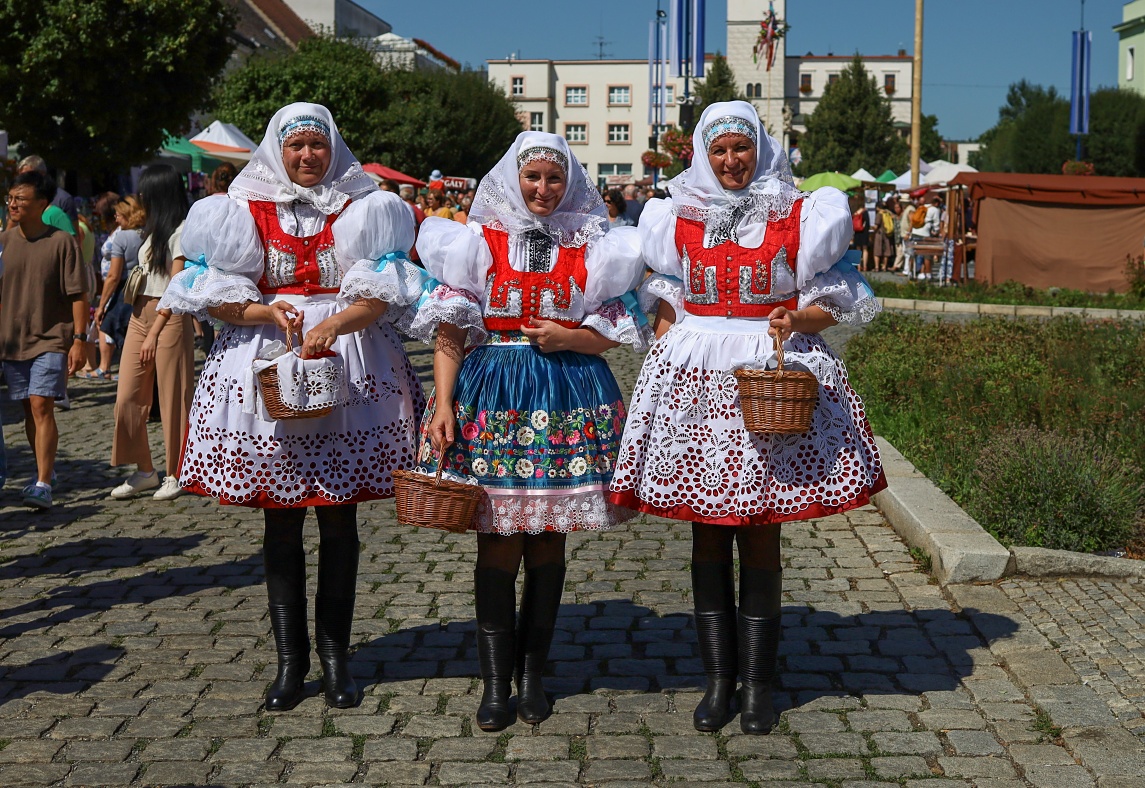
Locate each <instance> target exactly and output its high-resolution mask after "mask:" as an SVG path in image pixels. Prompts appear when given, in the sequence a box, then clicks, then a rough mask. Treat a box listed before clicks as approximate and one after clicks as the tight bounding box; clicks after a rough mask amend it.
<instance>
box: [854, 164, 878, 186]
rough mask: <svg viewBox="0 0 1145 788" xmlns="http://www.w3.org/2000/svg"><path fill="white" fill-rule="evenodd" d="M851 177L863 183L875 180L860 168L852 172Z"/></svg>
mask: <svg viewBox="0 0 1145 788" xmlns="http://www.w3.org/2000/svg"><path fill="white" fill-rule="evenodd" d="M851 177H852V178H854V179H855V180H857V181H863V182H864V183H871V182H872V181H874V180H875V176H874V175H871V174H870V173H869V172H867V171H866V170H865V169H863V168H862V167H860V168H859V169H858V170H856V171H855V172H852V173H851Z"/></svg>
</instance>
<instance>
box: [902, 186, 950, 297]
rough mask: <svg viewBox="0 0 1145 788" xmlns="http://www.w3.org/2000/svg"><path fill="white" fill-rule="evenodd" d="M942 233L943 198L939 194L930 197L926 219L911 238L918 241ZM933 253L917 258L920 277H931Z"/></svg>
mask: <svg viewBox="0 0 1145 788" xmlns="http://www.w3.org/2000/svg"><path fill="white" fill-rule="evenodd" d="M941 233H942V198H941V197H940V196H938V195H937V194H936V195H934V196H933V197H931V198H930V204H929V205H927V206H926V220H925V221H924V222H923V223H922V227H916V228H914V229H913V230H911V233H910V234H911V240H912V241H914V242H915V243H917V242H918V241H919V240H920V239H926V238H936V237H938V236H939V235H940V234H941ZM932 257H933V255H930V254H920V255H917V256H916V258H915V267H916V268H917V269H920V270H919V272H918V278H919V279H929V278H930V261H931V258H932Z"/></svg>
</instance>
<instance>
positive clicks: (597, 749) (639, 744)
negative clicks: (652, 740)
mask: <svg viewBox="0 0 1145 788" xmlns="http://www.w3.org/2000/svg"><path fill="white" fill-rule="evenodd" d="M585 746H586V749H587V752H588V758H589V760H602V759H610V758H644V757H647V756H648V755H649V753H650V751H651V747H650V746H649V744H648V740H647V739H645V738H644V737H643V736H589V737H587V738H586V739H585Z"/></svg>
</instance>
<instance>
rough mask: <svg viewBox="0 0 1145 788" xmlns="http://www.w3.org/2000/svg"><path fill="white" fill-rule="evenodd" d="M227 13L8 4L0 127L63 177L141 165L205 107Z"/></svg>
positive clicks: (167, 5)
mask: <svg viewBox="0 0 1145 788" xmlns="http://www.w3.org/2000/svg"><path fill="white" fill-rule="evenodd" d="M232 14H233V12H232V10H231V8H230V6H229V5H228V4H227V3H226V2H225V0H147V2H142V1H141V0H53V2H43V0H7V2H5V3H3V4H2V5H0V83H2V84H3V85H4V89H3V90H2V91H0V124H2V125H3V127H4V128H5V129H7V130H8V134H9V136H10V137H11V138H12V139H14V140H19V141H21V142H23V143H25V144H26V145H27V147H28V148H30V149H31V150H32V151H34V152H36V153H38V154H40V155H42V156H43V157H44V158H46V159H47V160H48V161H49V163H51V164H52V165H54V166H56V167H59V168H61V169H68V170H76V171H78V172H80V173H82V174H91V173H98V172H103V171H108V170H122V169H125V168H126V167H128V166H130V165H133V164H138V163H139V162H141V161H145V160H146V159H147V158H149V157H150V156H151V155H152V154H153V153H154V152H155V151H156V150H158V149H159V147H160V146H161V145H162V144H163V140H164V137H165V130H166V131H170V132H173V133H178V132H182V131H183V130H185V129H186V127H187V125H188V122H189V119H190V116H191V113H192V112H194V111H195V110H197V109H199V108H201V107H202V106H203V105H204V104H205V103H206V101H207V100H208V98H209V96H210V91H211V87H212V85H213V84H214V82H215V80H216V78H217V77H218V75H219V73H220V72H221V71H222V69H223V67H224V66H225V65H226V62H227V58H228V57H229V56H230V53H231V50H232V48H233V45H232V44H231V42H230V41H229V40H228V34H229V33H230V31H231V30H232V29H233V26H234V19H233V16H232Z"/></svg>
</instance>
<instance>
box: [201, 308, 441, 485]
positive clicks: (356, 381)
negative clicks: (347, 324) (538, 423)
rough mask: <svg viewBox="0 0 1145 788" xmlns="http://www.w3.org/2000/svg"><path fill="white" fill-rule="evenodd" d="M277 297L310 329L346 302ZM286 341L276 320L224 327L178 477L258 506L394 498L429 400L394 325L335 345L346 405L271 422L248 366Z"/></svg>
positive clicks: (209, 361)
mask: <svg viewBox="0 0 1145 788" xmlns="http://www.w3.org/2000/svg"><path fill="white" fill-rule="evenodd" d="M267 300H268V302H269V300H270V297H267ZM273 300H289V301H290V302H291V303H293V304H295V306H297V307H298V308H299V309H300V310H302V311H303V312H304V314H305V322H304V327H303V331H304V332H305V331H309V330H310V329H311V328H313V327H314V326H316V325H318V324H319V323H321V322H322V321H323V320H325V319H326V318H327V317H329V316H330V315H331V314H333V313H334V312H335V311H337V310H338V309H339V305H338V302H337V301H336V300H335V298H334V296H333V295H319V296H310V297H306V296H288V295H276V296H273ZM384 319H385V318H384V317H383V320H384ZM282 339H284V337H283V335H282V333H281V332H280V331H279V330H278V329H277V328H276V327H275V326H270V325H263V326H227V327H226V328H224V329H223V331H222V332H220V333H219V335H218V338H217V339H216V340H215V345H214V347H213V348H212V349H211V353H210V355H209V357H208V358H207V362H206V364H205V365H204V366H203V372H202V375H201V376H200V377H199V382H198V385H197V386H196V388H195V399H194V402H193V403H192V405H191V412H190V416H189V419H188V425H187V438H186V442H185V444H184V449H183V460H182V462H181V464H180V469H179V484H180V485H181V486H182V487H183V488H184V489H187V490H190V491H192V492H196V493H199V494H201V495H206V496H210V497H212V498H218V499H219V501H220V502H221V503H229V504H240V505H244V506H256V507H301V506H321V505H327V504H339V503H352V502H357V501H367V500H373V499H378V498H389V497H391V496H392V495H393V481H392V479H391V475H390V474H391V472H392V471H393V470H394V469H395V468H412V467H413V466H414V450H415V447H416V441H417V433H418V419H419V417H420V415H421V412H422V409H423V408H424V404H425V400H424V398H423V396H422V391H421V385H420V383H419V382H418V379H417V375H416V374H415V372H414V370H413V367H412V366H411V365H410V363H409V359H407V358H406V355H405V351H404V350H403V349H402V343H401V341H400V340H399V338H398V335H397V332H396V331H395V330H394V329H393V327H392V326H391V325H389V324H388V323H383V324H380V325H379V324H377V323H375V324H371V325H370V326H368V327H367V328H364V329H362V330H361V331H357V332H354V333H352V334H345V335H343V336H340V337H338V339H337V341H336V342H335V344H334V348H333V350H334V352H335V353H336V354H338V355H339V356H340V357H341V359H342V361H343V366H344V369H345V376H346V379H345V381H344V384H345V385H344V390H345V392H346V400H345V403H344V404H342V405H338V406H336V407H335V408H334V411H333V412H332V413H330V415H328V416H323V417H321V418H308V419H296V420H289V421H271V420H268V419H267V418H266V416H265V412H264V410H263V408H262V407H261V403H260V402H259V401H258V397H259V395H258V392H257V386H254V385H253V380H252V377H251V375H250V369H251V364H252V362H253V361H254V359H255V356H256V355H257V354H258V352H259V351H260V350H262V348H264V347H265V346H266V345H268V344H270V343H271V342H274V341H275V340H282Z"/></svg>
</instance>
